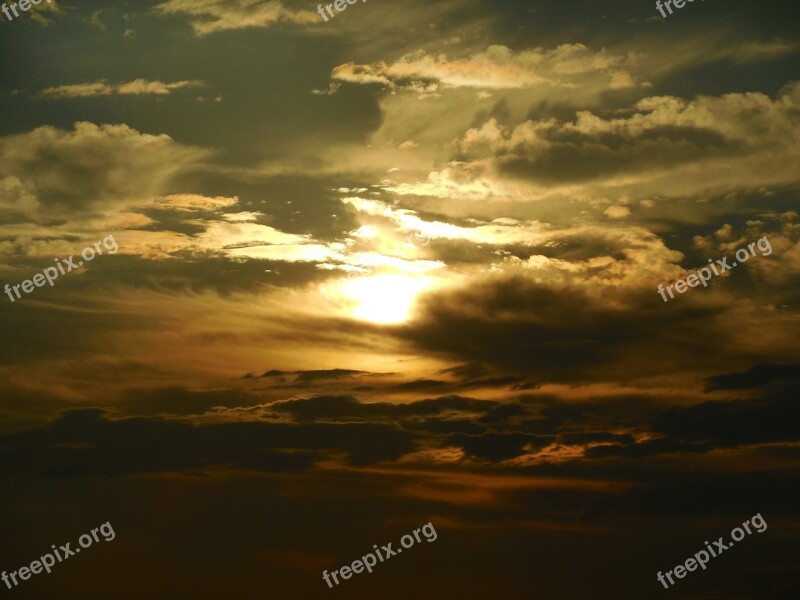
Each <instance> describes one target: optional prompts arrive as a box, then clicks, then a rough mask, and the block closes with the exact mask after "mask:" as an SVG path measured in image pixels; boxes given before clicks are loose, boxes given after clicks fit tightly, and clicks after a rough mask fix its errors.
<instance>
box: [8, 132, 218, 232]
mask: <svg viewBox="0 0 800 600" xmlns="http://www.w3.org/2000/svg"><path fill="white" fill-rule="evenodd" d="M208 155H209V153H208V152H207V151H205V150H202V149H199V148H194V147H190V146H185V145H183V144H179V143H177V142H175V141H174V140H173V139H172V138H170V137H169V136H168V135H164V134H161V135H150V134H146V133H141V132H139V131H137V130H136V129H133V128H132V127H129V126H127V125H95V124H93V123H87V122H78V123H75V125H74V127H73V129H72V130H63V129H58V128H56V127H52V126H50V125H44V126H41V127H38V128H36V129H34V130H33V131H30V132H27V133H21V134H16V135H10V136H6V137H3V138H0V182H4V184H0V210H3V209H5V210H7V211H8V210H11V211H15V212H17V211H23V212H24V214H25V215H27V218H28V219H32V220H34V221H39V220H48V219H49V220H52V219H64V218H69V219H74V218H77V217H79V216H84V217H86V216H87V215H95V216H96V215H97V213H98V212H104V213H105V214H107V215H111V214H114V215H116V213H117V211H119V210H121V209H124V208H131V207H134V206H139V205H142V204H144V203H146V202H147V201H149V200H150V199H151V198H152V197H153V196H158V195H160V194H161V191H162V189H163V187H164V185H165V184H166V183H167V182H168V181H169V180H170V179H171V178H172V177H174V176H175V175H177V174H178V173H180V172H181V171H184V170H186V169H187V168H188V167H190V166H192V165H195V164H197V163H198V162H199V161H200V160H201V159H204V158H206V157H207V156H208Z"/></svg>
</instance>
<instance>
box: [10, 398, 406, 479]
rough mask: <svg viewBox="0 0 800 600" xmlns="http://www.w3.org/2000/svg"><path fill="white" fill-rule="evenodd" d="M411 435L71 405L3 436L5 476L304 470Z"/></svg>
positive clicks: (392, 451)
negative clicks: (198, 421)
mask: <svg viewBox="0 0 800 600" xmlns="http://www.w3.org/2000/svg"><path fill="white" fill-rule="evenodd" d="M412 449H413V444H412V442H411V439H410V437H409V436H408V435H406V434H403V433H401V432H400V431H398V430H397V429H395V428H393V427H390V426H386V425H373V424H341V425H333V424H318V425H285V424H275V423H258V422H237V423H221V424H208V425H192V424H190V423H187V422H183V421H178V420H164V419H158V418H147V419H145V418H129V419H120V420H112V419H109V418H108V416H107V415H106V414H105V413H104V411H101V410H99V409H87V410H73V411H70V412H67V413H65V414H64V415H63V416H62V417H61V418H59V419H58V420H57V421H54V422H53V423H52V424H49V425H47V426H44V427H39V428H36V429H32V430H29V431H24V432H19V433H12V434H8V435H5V436H2V437H0V454H2V455H3V460H2V465H3V467H2V468H3V472H4V474H5V475H12V474H37V475H42V476H50V477H70V476H88V475H106V476H119V475H126V474H133V473H159V472H169V471H193V470H198V469H203V468H204V467H214V466H224V467H231V468H242V469H257V470H265V471H285V470H302V469H306V468H309V467H310V466H311V465H312V464H313V463H314V462H316V461H318V460H320V459H322V458H323V457H325V456H327V455H331V454H335V453H339V452H344V453H346V454H347V455H348V456H349V459H350V461H351V462H352V463H353V464H356V465H367V464H372V463H375V462H378V461H381V460H391V459H396V458H398V457H399V456H401V455H403V454H404V453H407V452H410V451H411V450H412Z"/></svg>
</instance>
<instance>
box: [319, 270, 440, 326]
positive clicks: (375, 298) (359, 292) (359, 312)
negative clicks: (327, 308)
mask: <svg viewBox="0 0 800 600" xmlns="http://www.w3.org/2000/svg"><path fill="white" fill-rule="evenodd" d="M429 285H430V279H429V278H428V277H421V276H419V275H417V276H410V275H401V274H388V273H386V274H379V275H367V276H363V277H347V278H343V279H340V280H338V281H336V282H334V283H332V284H329V286H328V290H327V292H324V293H325V295H326V296H327V297H328V299H329V300H333V301H335V302H336V303H337V304H339V305H340V306H341V307H343V308H344V309H345V310H346V311H347V312H348V313H350V314H351V315H352V316H354V317H356V318H358V319H362V320H364V321H370V322H371V323H386V324H390V323H402V322H404V321H407V320H408V319H409V317H410V316H411V311H412V309H413V307H414V302H415V300H416V298H417V296H418V295H419V293H420V292H421V291H422V290H424V289H425V288H426V287H428V286H429Z"/></svg>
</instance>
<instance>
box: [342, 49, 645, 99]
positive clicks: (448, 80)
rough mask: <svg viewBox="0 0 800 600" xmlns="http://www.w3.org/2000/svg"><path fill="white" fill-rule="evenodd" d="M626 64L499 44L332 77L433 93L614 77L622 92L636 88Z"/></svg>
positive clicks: (601, 56) (585, 53) (603, 55)
mask: <svg viewBox="0 0 800 600" xmlns="http://www.w3.org/2000/svg"><path fill="white" fill-rule="evenodd" d="M625 62H626V58H625V57H623V56H614V55H611V54H609V53H608V52H606V51H605V50H600V51H599V52H593V51H591V50H590V49H589V48H588V47H586V46H584V45H583V44H562V45H560V46H557V47H556V48H553V49H549V50H547V49H544V48H534V49H532V50H523V51H521V52H518V53H516V52H514V51H513V50H511V49H510V48H508V47H506V46H502V45H494V46H489V47H488V48H487V49H486V50H485V51H483V52H478V53H476V54H473V55H471V56H468V57H466V58H460V59H455V58H453V59H451V58H448V57H447V56H446V55H444V54H440V55H438V56H431V55H429V54H428V53H427V52H425V51H424V50H419V51H417V52H415V53H413V54H407V55H406V56H403V57H402V58H401V59H400V60H398V61H395V62H392V63H386V62H377V63H373V64H367V65H359V64H355V63H352V62H351V63H346V64H343V65H339V66H338V67H336V68H335V69H333V72H332V73H331V78H332V79H334V80H335V81H342V82H348V83H359V84H370V83H379V84H382V85H386V86H389V87H397V88H400V89H406V90H411V91H416V92H418V91H428V92H433V91H436V89H437V86H438V85H441V86H443V87H445V88H461V87H464V88H484V89H522V88H530V87H534V86H542V85H549V86H565V87H574V86H576V85H577V84H576V81H578V80H579V78H581V77H585V76H592V75H596V74H598V73H603V74H607V75H608V77H610V80H609V86H610V87H612V88H620V87H628V86H630V85H633V81H632V79H631V76H630V74H629V73H626V72H625V71H621V70H619V69H618V68H617V67H619V66H620V65H623V64H625Z"/></svg>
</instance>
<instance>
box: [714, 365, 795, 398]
mask: <svg viewBox="0 0 800 600" xmlns="http://www.w3.org/2000/svg"><path fill="white" fill-rule="evenodd" d="M782 379H784V380H793V381H797V380H800V364H792V365H756V366H755V367H752V368H750V369H748V370H747V371H744V372H742V373H725V374H724V375H717V376H715V377H710V378H709V379H708V380H707V383H706V391H709V392H713V391H717V390H747V389H751V388H755V387H760V386H762V385H766V384H768V383H771V382H773V381H776V380H782Z"/></svg>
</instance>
